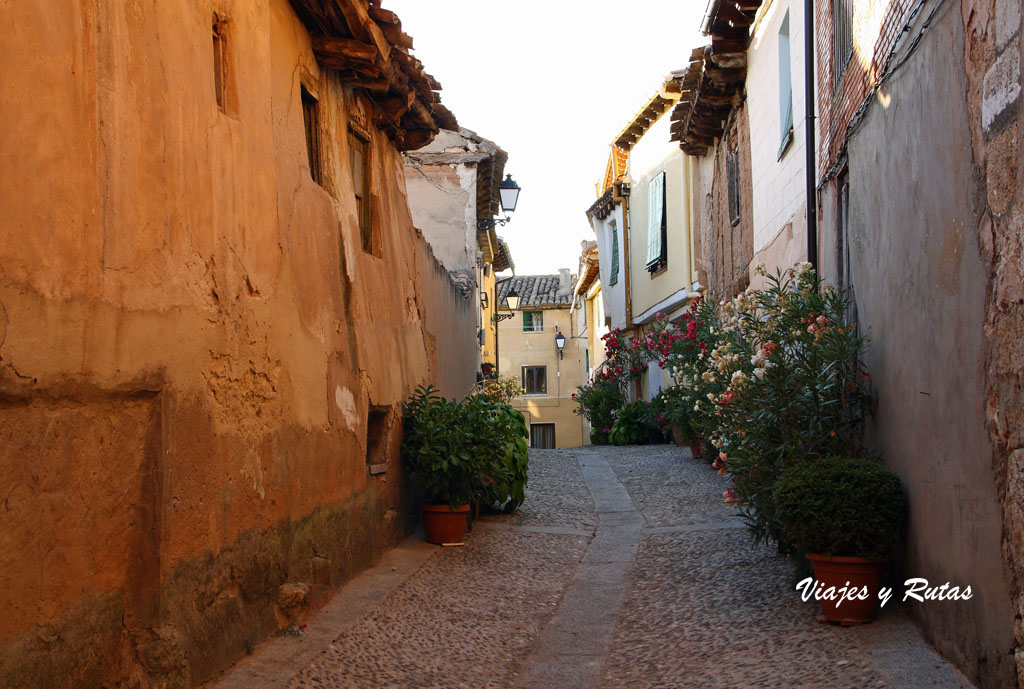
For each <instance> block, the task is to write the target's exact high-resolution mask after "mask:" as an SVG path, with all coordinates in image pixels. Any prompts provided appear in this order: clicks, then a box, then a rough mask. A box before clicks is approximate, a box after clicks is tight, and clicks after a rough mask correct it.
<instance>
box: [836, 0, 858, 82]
mask: <svg viewBox="0 0 1024 689" xmlns="http://www.w3.org/2000/svg"><path fill="white" fill-rule="evenodd" d="M831 10H832V93H833V95H834V94H835V92H836V91H838V90H839V87H840V86H841V85H842V83H843V77H844V76H846V69H847V67H849V65H850V60H852V59H853V52H854V51H853V2H852V0H832V2H831ZM840 52H845V53H846V54H845V55H840Z"/></svg>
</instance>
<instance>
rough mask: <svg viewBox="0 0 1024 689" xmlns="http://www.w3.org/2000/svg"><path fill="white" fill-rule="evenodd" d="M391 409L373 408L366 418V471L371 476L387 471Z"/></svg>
mask: <svg viewBox="0 0 1024 689" xmlns="http://www.w3.org/2000/svg"><path fill="white" fill-rule="evenodd" d="M390 419H391V409H390V408H389V407H376V406H371V407H370V411H369V415H368V416H367V418H366V470H367V473H369V474H370V475H371V476H375V475H377V474H383V473H384V472H386V471H387V461H388V456H387V453H388V444H389V442H390V437H391V421H390Z"/></svg>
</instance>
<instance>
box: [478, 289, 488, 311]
mask: <svg viewBox="0 0 1024 689" xmlns="http://www.w3.org/2000/svg"><path fill="white" fill-rule="evenodd" d="M480 306H482V307H483V308H485V309H486V308H487V292H480Z"/></svg>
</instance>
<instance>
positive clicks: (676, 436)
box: [672, 426, 686, 447]
mask: <svg viewBox="0 0 1024 689" xmlns="http://www.w3.org/2000/svg"><path fill="white" fill-rule="evenodd" d="M672 442H674V443H675V444H676V445H677V446H679V447H682V446H683V445H686V443H685V442H683V432H682V431H681V430H680V429H679V426H672Z"/></svg>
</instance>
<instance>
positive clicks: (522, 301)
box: [498, 275, 576, 309]
mask: <svg viewBox="0 0 1024 689" xmlns="http://www.w3.org/2000/svg"><path fill="white" fill-rule="evenodd" d="M559 279H560V276H558V275H519V276H516V277H514V278H512V279H510V280H508V281H507V282H503V283H501V284H500V285H498V304H499V305H500V306H499V308H508V307H506V306H505V295H506V294H508V293H509V290H511V289H513V288H515V290H516V292H517V293H518V294H519V308H520V309H522V308H523V307H524V306H571V305H572V287H573V284H574V283H575V282H576V276H575V275H573V276H570V278H569V285H568V286H567V287H566V288H565V289H559Z"/></svg>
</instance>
